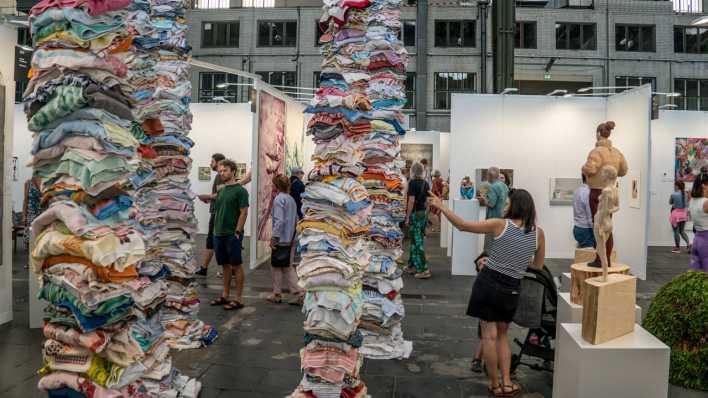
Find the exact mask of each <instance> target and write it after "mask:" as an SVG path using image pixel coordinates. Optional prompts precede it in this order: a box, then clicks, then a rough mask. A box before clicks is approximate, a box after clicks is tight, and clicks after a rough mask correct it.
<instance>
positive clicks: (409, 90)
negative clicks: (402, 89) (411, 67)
mask: <svg viewBox="0 0 708 398" xmlns="http://www.w3.org/2000/svg"><path fill="white" fill-rule="evenodd" d="M403 109H415V72H406V105H404V106H403Z"/></svg>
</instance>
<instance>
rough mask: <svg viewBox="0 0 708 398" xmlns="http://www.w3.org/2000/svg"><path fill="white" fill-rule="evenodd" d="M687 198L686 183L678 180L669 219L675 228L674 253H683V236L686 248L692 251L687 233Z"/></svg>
mask: <svg viewBox="0 0 708 398" xmlns="http://www.w3.org/2000/svg"><path fill="white" fill-rule="evenodd" d="M686 202H687V198H686V184H684V183H683V181H676V182H675V183H674V192H673V193H672V194H671V197H670V198H669V204H670V205H671V215H670V216H669V221H670V222H671V228H672V229H673V230H674V243H675V246H674V248H673V249H672V250H671V252H672V253H681V238H683V240H684V241H685V242H686V250H687V251H688V252H689V253H690V252H691V242H690V241H689V240H688V235H686V231H685V228H686V221H688V203H686Z"/></svg>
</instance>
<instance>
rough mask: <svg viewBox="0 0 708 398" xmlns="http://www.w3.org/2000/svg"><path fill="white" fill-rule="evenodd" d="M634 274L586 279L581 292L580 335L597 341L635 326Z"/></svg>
mask: <svg viewBox="0 0 708 398" xmlns="http://www.w3.org/2000/svg"><path fill="white" fill-rule="evenodd" d="M636 301H637V278H636V277H634V276H631V275H622V274H610V275H608V276H607V281H603V280H602V277H597V278H590V279H587V280H585V292H584V293H583V338H584V339H585V340H586V341H588V342H590V343H591V344H600V343H604V342H606V341H610V340H613V339H615V338H617V337H620V336H623V335H625V334H627V333H630V332H632V331H633V330H634V306H635V305H636Z"/></svg>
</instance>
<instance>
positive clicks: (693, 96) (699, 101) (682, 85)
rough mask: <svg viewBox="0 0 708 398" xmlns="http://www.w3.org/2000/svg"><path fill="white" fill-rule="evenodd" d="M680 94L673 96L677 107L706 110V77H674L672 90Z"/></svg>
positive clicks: (707, 89)
mask: <svg viewBox="0 0 708 398" xmlns="http://www.w3.org/2000/svg"><path fill="white" fill-rule="evenodd" d="M673 91H675V92H677V93H679V94H681V96H680V97H676V98H674V103H675V104H676V105H678V108H677V109H680V110H686V111H708V79H686V78H676V79H674V90H673Z"/></svg>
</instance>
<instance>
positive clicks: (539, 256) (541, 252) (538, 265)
mask: <svg viewBox="0 0 708 398" xmlns="http://www.w3.org/2000/svg"><path fill="white" fill-rule="evenodd" d="M536 228H538V227H536ZM545 261H546V234H544V233H543V230H542V229H541V228H538V247H537V248H536V254H535V255H534V256H533V262H532V263H531V268H533V269H537V270H541V269H543V263H544V262H545Z"/></svg>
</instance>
